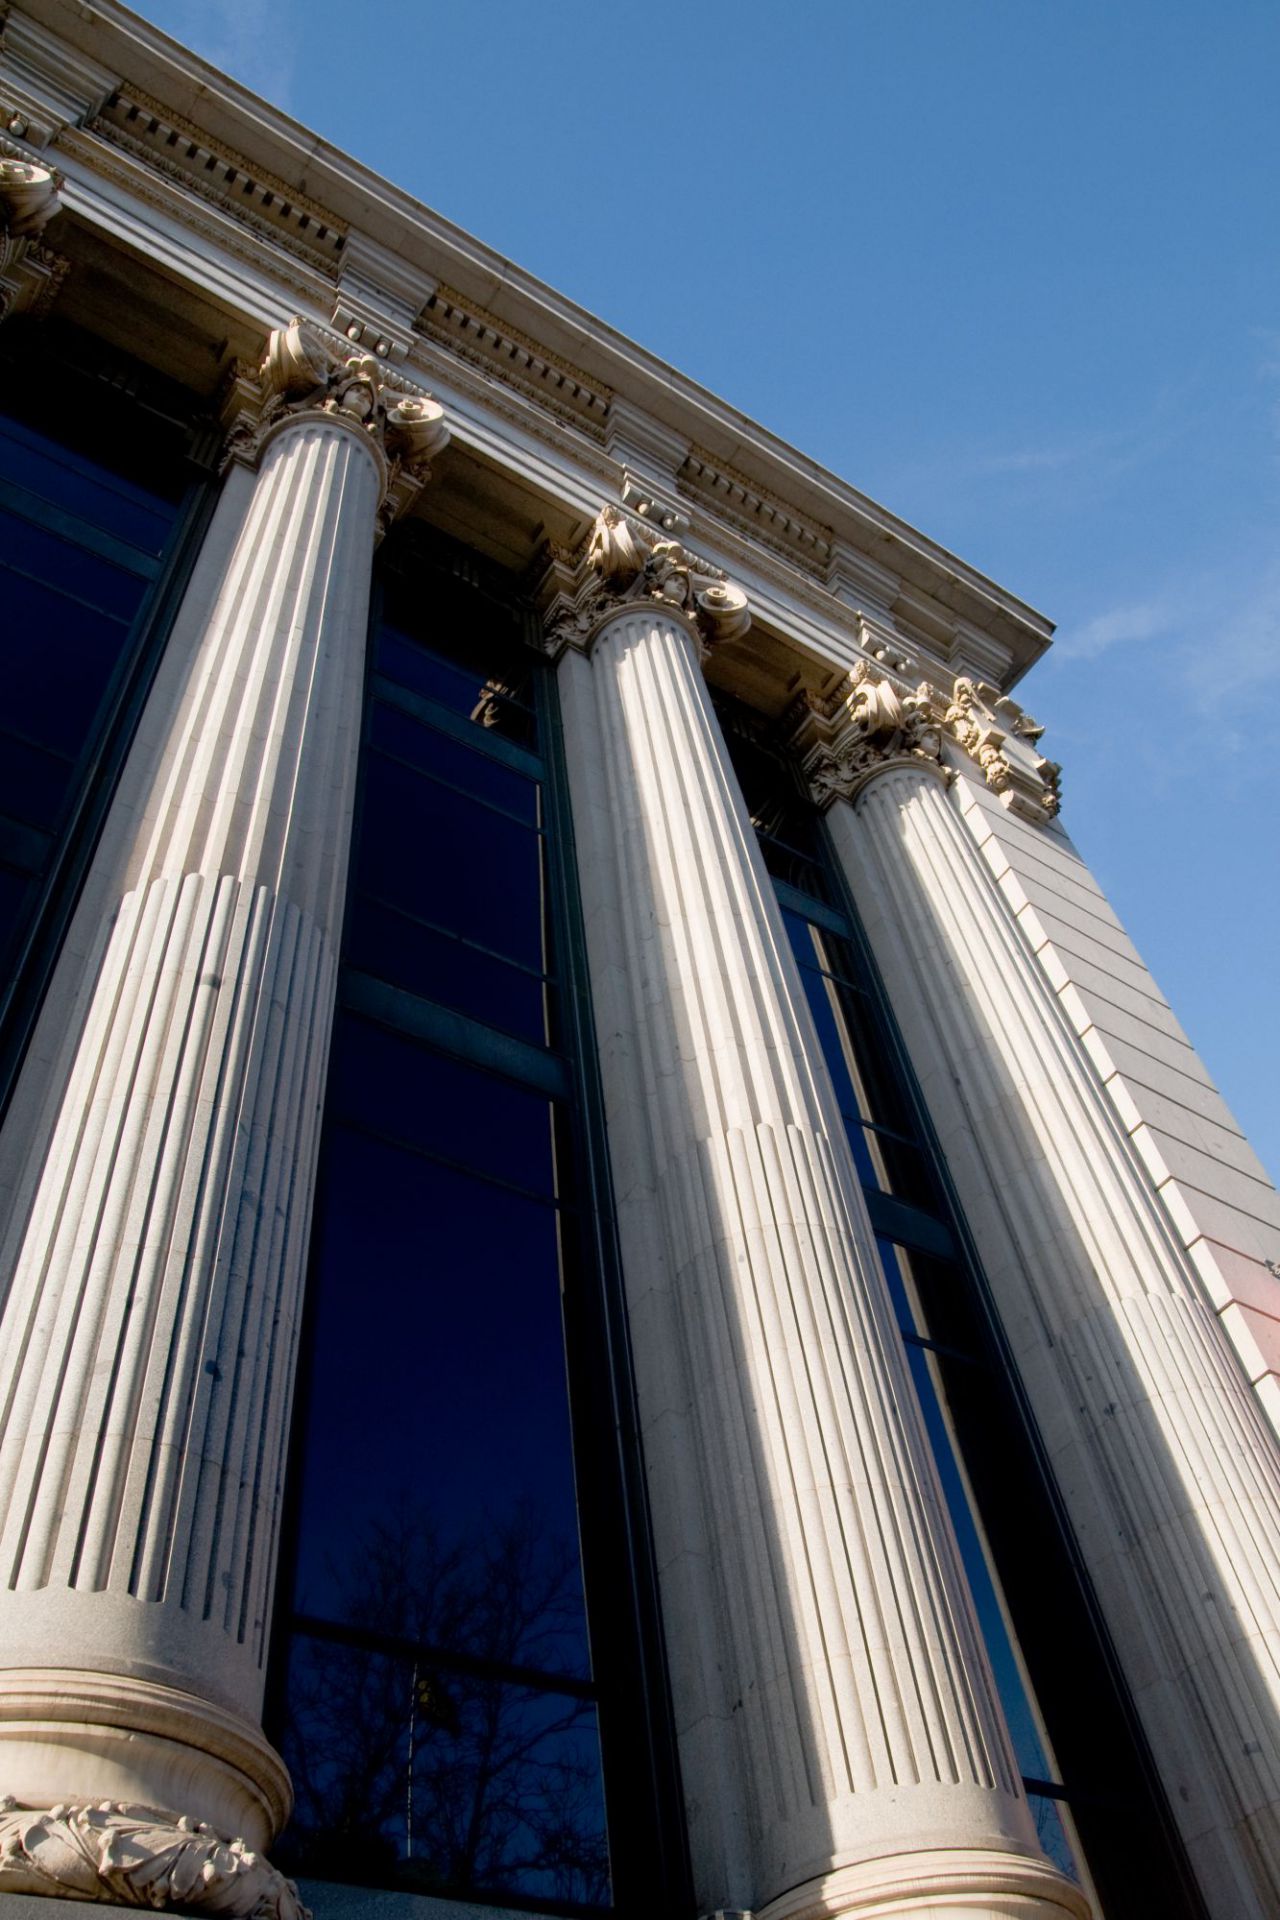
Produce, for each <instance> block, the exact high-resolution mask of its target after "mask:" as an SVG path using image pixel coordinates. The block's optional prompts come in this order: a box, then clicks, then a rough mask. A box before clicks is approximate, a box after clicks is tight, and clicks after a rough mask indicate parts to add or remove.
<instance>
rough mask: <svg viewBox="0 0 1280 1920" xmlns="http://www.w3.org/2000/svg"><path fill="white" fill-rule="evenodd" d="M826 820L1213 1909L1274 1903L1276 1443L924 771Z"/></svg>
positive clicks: (1278, 1640)
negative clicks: (828, 820) (919, 1078)
mask: <svg viewBox="0 0 1280 1920" xmlns="http://www.w3.org/2000/svg"><path fill="white" fill-rule="evenodd" d="M830 821H831V826H832V831H833V834H834V837H835V841H836V845H837V847H838V849H839V852H840V855H841V858H842V861H843V863H844V866H845V869H846V871H847V873H848V876H849V879H850V883H851V885H852V887H853V891H854V894H855V897H856V899H857V901H858V905H859V909H860V912H861V913H862V915H863V918H864V920H865V922H866V925H867V928H868V932H869V934H870V937H871V940H872V944H873V947H874V949H875V952H876V956H877V959H878V961H879V964H880V968H881V971H882V973H883V975H884V978H885V982H886V986H887V988H888V992H889V995H890V998H891V1000H892V1002H893V1005H894V1008H895V1011H896V1013H897V1016H898V1019H899V1021H900V1023H901V1024H902V1027H903V1030H904V1033H905V1036H906V1039H907V1044H908V1047H909V1049H910V1052H911V1054H912V1057H913V1059H914V1061H915V1064H916V1068H917V1071H918V1072H919V1074H920V1077H921V1081H922V1084H923V1087H924V1090H925V1094H926V1097H927V1099H928V1101H929V1105H930V1109H931V1112H932V1117H933V1120H934V1123H935V1125H936V1127H937V1128H938V1131H939V1134H940V1136H941V1139H942V1144H943V1146H944V1148H945V1150H946V1152H947V1155H948V1159H949V1162H950V1165H951V1169H952V1172H953V1175H954V1177H955V1179H956V1183H957V1186H958V1188H959V1192H960V1198H961V1201H962V1204H963V1205H964V1207H965V1210H966V1212H967V1214H968V1217H969V1220H970V1224H971V1226H972V1228H973V1230H974V1233H975V1237H976V1239H977V1242H978V1246H979V1250H980V1252H981V1254H982V1257H983V1261H984V1264H985V1267H986V1270H987V1273H988V1277H989V1279H990V1282H991V1284H992V1287H993V1289H994V1291H995V1293H996V1296H997V1301H998V1304H999V1307H1000V1310H1001V1314H1002V1318H1003V1321H1004V1325H1005V1329H1006V1332H1007V1334H1008V1336H1009V1338H1010V1341H1011V1344H1012V1346H1013V1348H1014V1351H1015V1355H1016V1357H1017V1360H1018V1363H1019V1367H1020V1371H1021V1373H1022V1377H1023V1381H1024V1385H1025V1387H1026V1390H1027V1392H1028V1395H1029V1398H1030V1400H1031V1403H1032V1407H1033V1410H1034V1412H1035V1414H1036V1418H1037V1420H1038V1422H1039V1424H1040V1426H1041V1429H1042V1432H1043V1435H1044V1438H1045V1441H1046V1444H1047V1446H1048V1448H1049V1450H1050V1453H1051V1456H1052V1458H1053V1462H1054V1467H1055V1472H1056V1475H1057V1478H1058V1482H1059V1485H1060V1488H1061V1491H1062V1494H1063V1497H1064V1499H1065V1501H1066V1503H1067V1506H1068V1510H1069V1512H1070V1514H1071V1518H1072V1520H1073V1523H1074V1525H1075V1529H1076V1533H1077V1537H1078V1539H1079V1542H1080V1545H1081V1549H1082V1551H1083V1553H1084V1555H1085V1559H1086V1562H1087V1564H1088V1566H1089V1568H1090V1571H1091V1574H1092V1576H1093V1578H1094V1581H1095V1583H1096V1586H1097V1589H1098V1593H1099V1597H1100V1599H1101V1601H1102V1604H1103V1608H1104V1611H1105V1613H1106V1616H1107V1619H1108V1624H1109V1626H1110V1629H1111V1632H1112V1635H1113V1637H1114V1639H1115V1641H1116V1644H1117V1648H1118V1651H1119V1654H1120V1659H1121V1663H1122V1665H1123V1667H1124V1670H1125V1672H1126V1674H1127V1675H1128V1677H1129V1680H1130V1684H1131V1686H1132V1688H1133V1691H1134V1694H1135V1696H1136V1700H1137V1704H1138V1707H1139V1710H1140V1712H1141V1714H1142V1716H1143V1719H1144V1721H1145V1724H1146V1729H1147V1733H1148V1737H1149V1739H1150V1742H1151V1746H1152V1751H1153V1753H1154V1755H1155V1758H1156V1761H1157V1763H1158V1765H1159V1767H1160V1769H1161V1772H1162V1774H1163V1776H1164V1780H1165V1784H1166V1788H1167V1791H1168V1794H1169V1799H1170V1803H1171V1806H1172V1808H1173V1811H1174V1814H1175V1816H1176V1817H1177V1819H1178V1821H1179V1823H1180V1825H1181V1827H1182V1830H1183V1832H1184V1835H1185V1838H1186V1842H1187V1845H1188V1848H1189V1851H1190V1853H1191V1856H1192V1858H1193V1861H1194V1862H1195V1864H1196V1866H1197V1870H1198V1873H1199V1876H1200V1880H1201V1884H1202V1887H1203V1888H1204V1890H1205V1892H1206V1895H1207V1897H1208V1899H1209V1901H1210V1905H1211V1907H1212V1910H1213V1912H1214V1914H1215V1915H1216V1916H1218V1920H1245V1916H1257V1917H1258V1920H1261V1917H1262V1916H1263V1915H1271V1914H1274V1913H1275V1912H1276V1911H1277V1910H1278V1909H1280V1821H1278V1814H1280V1739H1278V1737H1277V1736H1278V1734H1280V1658H1278V1656H1280V1635H1278V1631H1277V1630H1278V1628H1280V1606H1278V1597H1280V1461H1278V1460H1277V1455H1276V1449H1275V1446H1274V1442H1273V1440H1272V1439H1271V1437H1270V1435H1269V1433H1268V1431H1267V1429H1266V1427H1265V1424H1264V1422H1263V1421H1262V1418H1261V1416H1260V1414H1259V1412H1258V1410H1257V1408H1256V1406H1255V1405H1254V1403H1253V1400H1252V1396H1251V1394H1250V1392H1249V1388H1248V1384H1247V1382H1246V1380H1245V1379H1244V1376H1243V1374H1242V1373H1241V1371H1240V1369H1239V1367H1238V1365H1237V1364H1236V1362H1235V1359H1234V1355H1233V1354H1232V1353H1231V1352H1230V1350H1229V1349H1228V1347H1227V1344H1226V1341H1225V1338H1224V1335H1223V1332H1222V1329H1221V1328H1220V1327H1219V1325H1218V1324H1217V1322H1216V1321H1215V1319H1214V1316H1213V1314H1212V1313H1211V1311H1210V1310H1209V1307H1208V1304H1207V1303H1206V1302H1205V1300H1204V1299H1203V1298H1202V1297H1201V1293H1200V1289H1199V1285H1198V1282H1197V1280H1196V1277H1195V1274H1194V1271H1193V1269H1192V1268H1191V1267H1190V1266H1189V1264H1188V1262H1187V1260H1186V1257H1185V1255H1184V1254H1183V1253H1182V1251H1181V1249H1180V1248H1179V1247H1178V1246H1177V1245H1176V1244H1175V1242H1174V1240H1173V1238H1172V1235H1171V1234H1170V1232H1169V1230H1168V1228H1167V1226H1166V1225H1165V1223H1164V1222H1163V1220H1162V1218H1161V1217H1160V1214H1159V1210H1158V1208H1157V1206H1156V1205H1155V1202H1154V1198H1153V1196H1152V1195H1151V1194H1150V1191H1149V1189H1148V1187H1147V1184H1146V1182H1145V1177H1144V1175H1143V1173H1142V1170H1141V1168H1140V1167H1139V1166H1138V1165H1137V1163H1136V1162H1135V1160H1134V1158H1133V1153H1132V1149H1131V1147H1130V1146H1129V1144H1128V1143H1127V1142H1126V1141H1125V1140H1124V1137H1123V1134H1122V1133H1121V1130H1120V1129H1119V1127H1118V1125H1117V1123H1116V1121H1115V1119H1114V1117H1113V1116H1112V1115H1111V1114H1110V1112H1109V1110H1108V1108H1107V1104H1106V1102H1105V1100H1104V1099H1103V1097H1102V1095H1101V1090H1100V1089H1099V1088H1098V1086H1097V1085H1096V1082H1095V1081H1094V1079H1093V1078H1092V1075H1091V1071H1090V1068H1089V1065H1088V1062H1087V1061H1086V1059H1085V1058H1084V1056H1083V1054H1082V1052H1081V1049H1080V1047H1079V1043H1078V1041H1077V1040H1076V1038H1075V1036H1074V1034H1072V1033H1071V1031H1070V1029H1069V1027H1068V1025H1067V1023H1066V1021H1065V1019H1064V1017H1063V1014H1062V1011H1061V1008H1060V1007H1059V1006H1058V1005H1057V1003H1056V1001H1055V1000H1054V997H1053V995H1052V993H1051V992H1050V990H1049V988H1048V985H1047V983H1046V982H1045V981H1044V979H1043V977H1042V976H1041V975H1040V974H1039V971H1038V969H1037V967H1036V964H1035V961H1034V958H1033V956H1032V955H1031V954H1030V952H1029V951H1028V950H1027V949H1026V947H1025V943H1024V941H1023V939H1022V936H1021V934H1020V932H1019V930H1018V928H1017V926H1016V924H1015V922H1014V920H1013V917H1012V915H1011V913H1010V911H1009V908H1008V905H1007V903H1006V901H1005V900H1004V899H1003V897H1002V896H1001V895H1000V892H999V889H998V888H997V887H996V886H995V884H994V882H993V880H992V878H991V876H990V874H989V873H988V871H987V869H986V867H985V865H984V863H983V861H982V859H981V856H980V854H979V853H978V850H977V849H976V848H975V846H974V845H973V841H972V838H971V836H970V835H969V833H968V832H967V830H966V828H965V826H964V823H963V821H962V819H961V818H960V816H959V813H958V810H957V808H956V806H955V802H954V798H953V797H952V796H949V795H948V794H947V793H946V791H945V790H944V789H943V787H942V786H941V785H940V784H939V782H938V781H937V780H936V779H933V778H930V777H929V776H927V775H921V774H919V773H917V772H914V771H904V770H897V771H887V772H885V773H882V774H880V775H879V776H877V777H876V778H875V779H874V780H873V781H872V782H871V784H869V785H868V786H866V787H865V788H864V789H863V790H862V792H861V793H860V795H859V796H858V798H857V800H856V802H855V804H854V806H849V805H847V804H845V803H840V804H838V805H836V806H835V807H834V808H833V810H832V812H831V815H830Z"/></svg>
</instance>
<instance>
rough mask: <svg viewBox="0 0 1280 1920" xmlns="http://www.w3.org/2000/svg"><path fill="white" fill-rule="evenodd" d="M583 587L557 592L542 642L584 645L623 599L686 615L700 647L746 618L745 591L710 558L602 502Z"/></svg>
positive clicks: (732, 631) (728, 634)
mask: <svg viewBox="0 0 1280 1920" xmlns="http://www.w3.org/2000/svg"><path fill="white" fill-rule="evenodd" d="M586 570H587V576H588V584H587V587H586V590H585V592H582V593H579V595H578V596H577V597H576V598H574V599H569V598H568V596H566V595H565V594H563V593H561V594H559V595H557V599H556V604H555V605H553V607H552V608H551V609H550V623H549V625H548V628H547V635H546V645H547V647H548V649H549V651H551V652H553V653H555V652H559V651H561V650H562V649H563V648H564V647H566V646H573V647H588V646H590V644H591V641H592V640H593V639H594V637H595V635H596V634H597V633H598V631H599V630H600V627H601V625H602V624H603V623H604V621H605V620H607V619H608V618H609V616H610V615H611V614H615V613H617V612H618V611H619V610H620V608H622V607H627V606H637V607H638V606H644V605H645V604H648V605H651V606H658V607H663V608H667V609H669V610H670V611H672V612H674V613H678V614H681V615H683V616H684V617H685V618H686V619H688V620H689V621H691V622H692V624H693V626H694V627H695V628H696V630H697V633H698V637H699V639H700V641H701V644H702V647H703V650H704V652H705V651H709V650H710V648H712V647H713V646H716V645H718V644H719V643H720V642H722V641H725V640H738V639H741V637H742V635H743V634H744V633H746V632H747V630H748V628H749V627H750V625H751V609H750V607H749V606H748V604H747V596H746V594H745V593H744V592H743V590H742V588H741V587H740V586H738V585H737V583H736V582H735V581H733V580H730V579H729V578H728V576H727V575H726V574H724V573H722V572H721V571H720V569H719V568H718V567H713V566H712V565H711V563H710V562H709V561H707V560H703V559H700V558H699V556H698V555H697V554H694V553H690V552H689V550H688V548H687V547H685V546H683V545H682V544H681V542H680V541H679V540H673V539H670V538H668V537H667V536H666V535H665V533H664V532H663V530H662V529H661V528H659V527H655V526H650V525H649V524H647V523H646V522H645V521H643V520H640V519H637V518H633V517H632V516H630V515H627V514H625V513H623V512H621V510H620V509H619V508H617V507H605V508H604V509H603V510H602V512H601V513H600V514H599V515H598V516H597V519H596V522H595V525H594V526H593V527H592V529H591V537H590V540H589V542H588V545H587V555H586Z"/></svg>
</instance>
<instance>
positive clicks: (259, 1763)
mask: <svg viewBox="0 0 1280 1920" xmlns="http://www.w3.org/2000/svg"><path fill="white" fill-rule="evenodd" d="M79 1737H83V1738H84V1739H85V1740H86V1743H87V1744H89V1745H91V1746H93V1747H94V1749H95V1750H96V1751H97V1752H98V1753H99V1754H102V1753H104V1752H106V1751H109V1750H116V1751H117V1752H118V1753H119V1755H120V1756H121V1765H122V1767H124V1768H127V1769H129V1770H130V1771H129V1772H120V1773H116V1774H115V1775H114V1776H113V1777H114V1778H116V1779H117V1780H120V1781H124V1780H126V1779H129V1778H130V1777H131V1773H133V1774H136V1772H137V1766H136V1763H137V1761H138V1760H139V1758H140V1757H141V1756H142V1754H143V1752H144V1750H148V1751H153V1752H154V1753H156V1754H159V1755H161V1756H163V1754H164V1752H165V1750H166V1749H167V1750H168V1752H169V1753H170V1754H172V1752H173V1751H174V1750H175V1749H190V1750H191V1751H193V1752H197V1753H200V1754H202V1755H204V1756H205V1757H206V1759H207V1761H208V1762H209V1765H208V1766H207V1767H206V1768H205V1769H204V1771H205V1772H206V1774H208V1775H209V1777H210V1778H211V1779H212V1778H216V1780H217V1781H218V1783H219V1784H218V1789H217V1800H216V1802H215V1801H213V1800H210V1801H209V1802H208V1804H207V1809H206V1810H207V1811H210V1812H212V1809H213V1807H214V1806H215V1805H216V1807H217V1811H216V1813H213V1818H215V1819H216V1820H217V1822H218V1824H219V1826H221V1827H225V1828H226V1830H227V1831H228V1832H234V1833H239V1834H241V1835H242V1836H247V1844H249V1845H257V1844H260V1840H261V1836H266V1835H270V1834H274V1833H278V1832H279V1831H280V1829H281V1828H282V1827H283V1826H284V1824H285V1822H286V1821H287V1820H288V1818H289V1815H290V1813H291V1812H292V1811H293V1786H292V1783H291V1781H290V1779H289V1774H288V1770H287V1768H286V1767H285V1764H284V1762H283V1760H282V1759H281V1758H280V1756H279V1754H278V1753H277V1752H276V1751H275V1748H274V1747H272V1746H271V1744H270V1743H269V1741H268V1740H267V1739H266V1737H265V1735H264V1734H263V1733H262V1732H261V1730H260V1729H259V1728H258V1727H256V1726H255V1725H254V1724H253V1722H252V1721H250V1720H248V1719H246V1718H245V1716H244V1715H243V1714H239V1713H233V1712H231V1711H230V1710H229V1709H228V1708H226V1707H221V1706H219V1705H217V1704H216V1703H215V1702H214V1701H212V1700H210V1699H209V1698H207V1697H200V1696H197V1695H196V1694H193V1693H187V1692H184V1691H183V1690H182V1689H181V1688H179V1687H172V1686H163V1685H161V1684H159V1683H158V1682H157V1681H154V1680H144V1679H140V1678H138V1677H137V1676H135V1675H131V1674H125V1673H93V1672H89V1671H83V1670H80V1669H77V1668H64V1667H13V1668H8V1669H6V1670H5V1671H3V1672H0V1779H9V1780H12V1779H13V1777H14V1773H15V1772H19V1773H22V1774H24V1775H25V1776H26V1777H30V1775H29V1772H28V1769H29V1765H30V1763H31V1758H32V1757H31V1756H29V1755H27V1754H26V1753H25V1752H24V1753H22V1754H19V1752H18V1750H19V1749H27V1748H31V1747H34V1748H37V1749H38V1748H45V1749H48V1748H49V1747H58V1746H63V1745H65V1744H66V1743H67V1742H68V1741H71V1740H75V1739H77V1738H79ZM35 1764H36V1766H37V1767H38V1766H39V1761H38V1759H36V1760H35ZM120 1790H121V1791H124V1788H123V1787H122V1788H121V1789H120ZM56 1791H57V1789H56V1787H55V1788H54V1792H55V1793H56Z"/></svg>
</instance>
